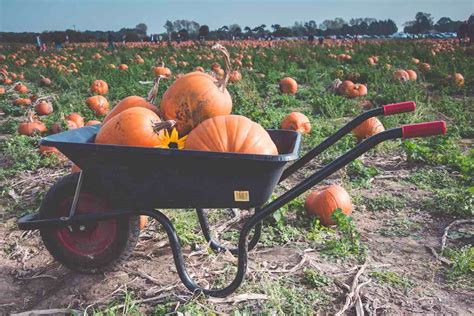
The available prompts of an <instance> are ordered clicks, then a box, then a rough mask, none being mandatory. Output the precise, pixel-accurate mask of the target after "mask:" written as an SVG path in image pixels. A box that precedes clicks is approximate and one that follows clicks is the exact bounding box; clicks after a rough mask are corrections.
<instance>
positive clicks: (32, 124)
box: [18, 112, 47, 136]
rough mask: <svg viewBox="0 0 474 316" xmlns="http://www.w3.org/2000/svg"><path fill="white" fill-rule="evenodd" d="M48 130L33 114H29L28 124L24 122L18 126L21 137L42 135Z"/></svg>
mask: <svg viewBox="0 0 474 316" xmlns="http://www.w3.org/2000/svg"><path fill="white" fill-rule="evenodd" d="M46 130H47V128H46V125H44V123H43V122H41V121H40V120H38V119H37V118H35V117H34V115H33V113H32V112H29V113H28V115H27V120H26V122H22V123H20V124H19V125H18V134H20V135H26V136H32V135H35V134H42V133H44V132H46Z"/></svg>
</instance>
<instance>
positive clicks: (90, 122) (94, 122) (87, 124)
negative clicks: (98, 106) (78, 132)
mask: <svg viewBox="0 0 474 316" xmlns="http://www.w3.org/2000/svg"><path fill="white" fill-rule="evenodd" d="M98 124H101V122H100V121H97V120H90V121H88V122H87V123H86V124H85V125H84V126H92V125H98Z"/></svg>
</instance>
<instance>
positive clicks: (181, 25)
mask: <svg viewBox="0 0 474 316" xmlns="http://www.w3.org/2000/svg"><path fill="white" fill-rule="evenodd" d="M462 23H463V21H453V20H452V19H451V18H449V17H442V18H440V19H439V20H438V21H437V22H436V23H434V20H433V17H432V16H431V14H429V13H424V12H418V13H417V14H416V16H415V19H414V20H413V21H408V22H406V23H405V24H404V29H403V31H404V32H406V33H412V34H420V33H426V32H456V31H457V30H458V29H459V27H460V26H461V25H462ZM164 28H165V30H166V32H164V33H161V34H147V31H148V27H147V26H146V24H144V23H139V24H137V25H136V26H135V27H134V28H122V29H120V30H119V31H82V32H80V31H75V30H66V31H45V32H42V33H32V32H24V33H14V32H0V41H2V42H23V43H26V42H30V43H33V42H34V41H35V38H36V36H37V35H40V36H41V39H42V40H43V41H47V42H48V41H49V42H64V41H65V40H66V38H67V39H68V40H69V41H70V42H96V41H104V42H105V41H107V40H108V39H109V38H110V36H111V37H112V39H113V40H114V41H122V40H126V41H129V42H137V41H152V40H165V41H176V40H178V41H180V40H188V39H192V40H196V39H207V40H218V39H243V38H270V37H292V36H296V37H301V36H331V35H384V36H387V35H391V34H394V33H396V32H397V31H398V27H397V25H396V23H395V22H394V21H393V20H391V19H388V20H377V19H374V18H355V19H351V20H349V21H345V20H344V19H342V18H335V19H329V20H324V21H323V22H321V23H320V24H319V25H318V24H317V23H316V22H315V21H314V20H311V21H307V22H295V23H294V24H293V25H292V26H281V25H280V24H272V25H270V26H267V25H265V24H261V25H258V26H254V27H250V26H245V27H243V28H242V27H241V26H240V25H238V24H231V25H224V26H222V27H219V28H217V29H214V30H210V28H209V26H207V25H200V24H199V23H198V22H196V21H192V20H175V21H169V20H168V21H166V23H165V24H164Z"/></svg>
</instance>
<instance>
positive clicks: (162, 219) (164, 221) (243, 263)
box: [140, 210, 263, 297]
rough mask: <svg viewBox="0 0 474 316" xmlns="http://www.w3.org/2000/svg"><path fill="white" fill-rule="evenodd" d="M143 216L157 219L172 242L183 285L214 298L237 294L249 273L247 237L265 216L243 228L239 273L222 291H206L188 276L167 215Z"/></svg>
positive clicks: (240, 240) (256, 216)
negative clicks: (236, 291)
mask: <svg viewBox="0 0 474 316" xmlns="http://www.w3.org/2000/svg"><path fill="white" fill-rule="evenodd" d="M140 214H141V215H147V216H150V217H153V218H154V219H156V220H157V221H158V222H159V223H160V224H161V225H163V228H164V229H165V231H166V233H167V235H168V239H169V241H170V246H171V251H172V252H173V259H174V262H175V265H176V269H177V272H178V275H179V278H180V279H181V281H182V282H183V284H184V285H185V286H186V287H187V288H188V289H189V290H190V291H192V292H201V293H204V294H206V295H209V296H214V297H225V296H228V295H229V294H232V293H233V292H235V290H236V289H237V288H238V287H239V286H240V284H242V282H243V280H244V278H245V273H246V272H247V258H248V256H247V254H248V251H247V249H248V247H249V245H248V241H247V237H248V234H249V233H250V231H251V230H252V229H253V228H254V227H255V225H257V224H258V223H259V222H260V221H261V220H262V219H263V216H261V215H259V214H258V213H256V214H254V215H253V216H252V217H251V218H249V219H248V220H247V221H246V222H245V224H244V227H243V228H242V230H241V232H240V237H239V244H238V245H239V246H238V264H237V273H236V275H235V278H234V280H232V282H231V283H230V284H229V285H228V286H226V287H225V288H222V289H215V290H214V289H204V288H202V287H200V286H199V285H197V284H196V282H194V280H193V279H192V278H191V276H190V275H189V274H188V272H187V270H186V266H185V264H184V258H183V252H182V250H181V245H180V243H179V238H178V235H177V233H176V230H175V228H174V226H173V224H172V223H171V221H170V220H169V218H168V217H166V215H165V214H163V213H161V212H160V211H158V210H152V211H141V212H140Z"/></svg>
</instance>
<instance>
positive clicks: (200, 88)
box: [161, 44, 232, 135]
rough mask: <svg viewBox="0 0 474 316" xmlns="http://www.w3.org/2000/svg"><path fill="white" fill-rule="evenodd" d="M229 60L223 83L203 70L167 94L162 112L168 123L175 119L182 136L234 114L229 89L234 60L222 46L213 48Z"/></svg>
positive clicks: (162, 102) (191, 74)
mask: <svg viewBox="0 0 474 316" xmlns="http://www.w3.org/2000/svg"><path fill="white" fill-rule="evenodd" d="M213 49H217V50H219V51H220V52H221V53H222V54H223V55H224V57H225V61H226V63H225V64H226V72H225V77H224V78H223V79H222V80H216V79H215V78H213V77H212V76H210V75H209V74H206V73H202V72H200V71H195V72H191V73H188V74H186V75H184V76H182V77H181V78H179V79H177V80H176V81H175V82H174V83H173V84H172V85H171V86H170V87H169V88H168V89H167V90H166V91H165V93H164V94H163V98H162V99H161V111H162V114H163V117H164V118H165V119H166V120H175V121H176V129H177V130H178V132H179V135H186V134H187V133H189V132H190V131H191V130H192V129H193V128H195V127H196V126H198V124H199V123H201V122H203V121H204V120H206V119H208V118H211V117H214V116H218V115H227V114H230V113H231V111H232V98H231V96H230V94H229V92H228V91H227V89H226V86H227V83H228V81H229V74H230V58H229V53H228V52H227V50H226V49H225V48H224V47H223V46H222V45H220V44H216V45H214V46H213Z"/></svg>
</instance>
